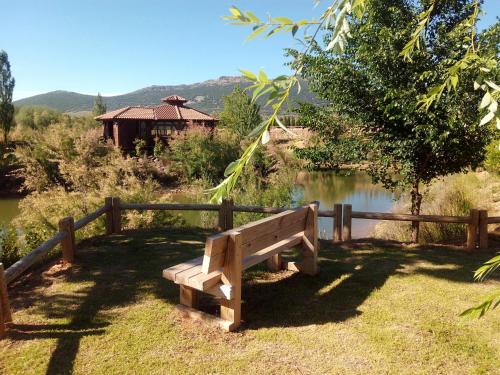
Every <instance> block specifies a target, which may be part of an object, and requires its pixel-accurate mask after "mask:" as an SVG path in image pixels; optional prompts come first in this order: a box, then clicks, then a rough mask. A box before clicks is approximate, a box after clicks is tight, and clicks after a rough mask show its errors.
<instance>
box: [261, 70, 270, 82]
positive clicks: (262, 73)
mask: <svg viewBox="0 0 500 375" xmlns="http://www.w3.org/2000/svg"><path fill="white" fill-rule="evenodd" d="M259 81H260V82H264V83H268V82H269V78H267V75H266V72H264V71H263V70H260V71H259Z"/></svg>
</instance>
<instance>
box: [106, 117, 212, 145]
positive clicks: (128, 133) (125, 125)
mask: <svg viewBox="0 0 500 375" xmlns="http://www.w3.org/2000/svg"><path fill="white" fill-rule="evenodd" d="M141 123H144V128H143V129H141ZM154 126H155V121H151V120H146V121H142V120H124V119H118V120H115V121H113V122H112V123H111V122H103V133H104V137H105V138H108V137H109V138H111V137H112V138H113V143H114V145H115V146H117V147H120V148H121V149H122V150H124V151H125V152H128V151H131V150H133V149H134V148H135V145H134V141H135V140H136V139H137V138H141V139H144V140H145V141H146V147H149V148H152V147H153V146H154V138H153V135H152V130H153V128H154ZM196 126H202V127H208V128H210V129H213V128H214V127H215V122H213V121H210V122H208V121H188V122H185V121H179V122H178V124H176V125H175V128H176V131H178V132H179V134H182V132H183V131H184V130H185V129H186V128H188V127H196ZM176 135H177V134H173V135H172V138H174V137H175V136H176ZM167 141H168V140H167Z"/></svg>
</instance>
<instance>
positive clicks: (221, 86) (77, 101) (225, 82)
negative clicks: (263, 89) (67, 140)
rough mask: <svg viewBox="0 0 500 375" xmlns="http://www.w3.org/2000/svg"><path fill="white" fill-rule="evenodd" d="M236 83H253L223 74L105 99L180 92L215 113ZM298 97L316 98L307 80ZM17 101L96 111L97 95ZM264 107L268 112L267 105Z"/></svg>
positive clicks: (115, 103) (118, 101)
mask: <svg viewBox="0 0 500 375" xmlns="http://www.w3.org/2000/svg"><path fill="white" fill-rule="evenodd" d="M236 85H239V86H241V87H246V86H248V85H249V83H248V81H246V80H245V79H244V78H243V77H225V76H223V77H219V78H218V79H213V80H208V81H204V82H199V83H194V84H191V85H176V86H156V85H155V86H149V87H145V88H142V89H140V90H137V91H133V92H130V93H127V94H123V95H116V96H107V97H103V100H104V103H105V104H106V106H107V108H108V111H109V110H113V109H117V108H121V107H126V106H130V105H154V104H158V103H160V99H161V98H163V97H165V96H168V95H171V94H177V95H181V96H183V97H185V98H186V99H188V100H189V102H188V105H190V106H192V107H194V108H197V109H199V110H201V111H204V112H207V113H213V112H216V111H220V110H221V109H222V106H223V100H222V97H223V96H224V95H227V94H229V93H230V92H231V91H232V90H233V88H234V86H236ZM297 100H301V101H309V102H310V101H312V102H316V100H315V98H314V95H313V94H312V93H311V92H310V91H309V90H307V85H305V84H302V90H301V93H300V95H299V97H293V98H292V99H291V105H293V103H294V102H296V101H297ZM14 104H15V105H16V106H26V105H30V106H31V105H37V106H46V107H50V108H54V109H57V110H59V111H63V112H85V111H92V107H93V105H94V96H92V95H85V94H79V93H76V92H71V91H61V90H58V91H51V92H48V93H46V94H40V95H35V96H31V97H29V98H24V99H20V100H17V101H15V102H14ZM264 111H265V112H266V108H264Z"/></svg>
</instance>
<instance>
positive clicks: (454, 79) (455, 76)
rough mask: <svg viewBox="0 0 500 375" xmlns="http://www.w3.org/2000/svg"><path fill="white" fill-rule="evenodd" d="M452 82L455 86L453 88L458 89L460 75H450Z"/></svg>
mask: <svg viewBox="0 0 500 375" xmlns="http://www.w3.org/2000/svg"><path fill="white" fill-rule="evenodd" d="M450 82H451V85H452V86H453V89H454V90H455V91H456V90H457V83H458V76H457V75H453V76H450Z"/></svg>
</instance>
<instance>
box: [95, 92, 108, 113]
mask: <svg viewBox="0 0 500 375" xmlns="http://www.w3.org/2000/svg"><path fill="white" fill-rule="evenodd" d="M92 113H93V115H94V116H100V115H102V114H104V113H106V104H104V102H103V100H102V96H101V93H99V92H98V93H97V96H96V97H95V99H94V108H93V109H92Z"/></svg>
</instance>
